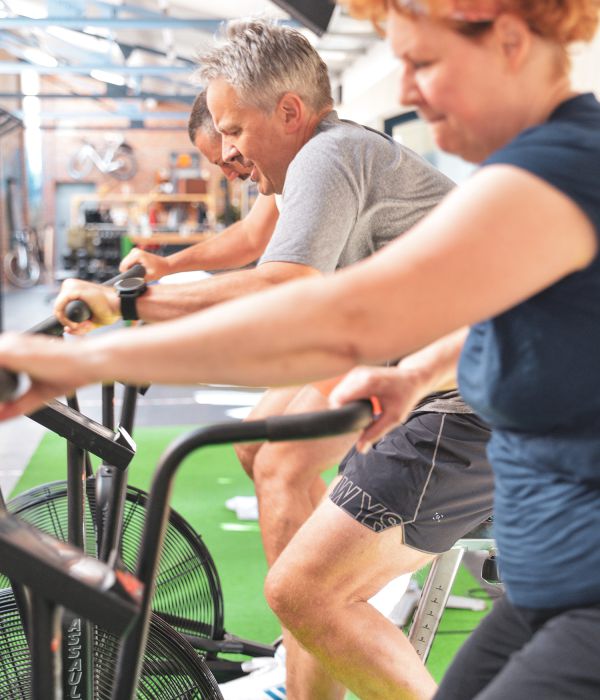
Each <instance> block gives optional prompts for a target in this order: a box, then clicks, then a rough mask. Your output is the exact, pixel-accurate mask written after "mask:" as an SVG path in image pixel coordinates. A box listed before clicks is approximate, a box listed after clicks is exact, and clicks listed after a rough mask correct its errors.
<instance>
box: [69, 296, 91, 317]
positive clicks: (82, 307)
mask: <svg viewBox="0 0 600 700" xmlns="http://www.w3.org/2000/svg"><path fill="white" fill-rule="evenodd" d="M65 316H66V317H67V318H68V319H69V321H73V323H82V322H83V321H89V320H90V318H92V310H91V309H90V307H89V306H88V305H87V304H86V303H85V301H81V299H75V300H74V301H70V302H69V303H68V304H67V305H66V306H65Z"/></svg>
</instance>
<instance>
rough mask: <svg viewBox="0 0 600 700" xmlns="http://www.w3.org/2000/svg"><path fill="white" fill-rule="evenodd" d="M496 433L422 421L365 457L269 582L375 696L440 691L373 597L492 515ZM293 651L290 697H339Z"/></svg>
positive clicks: (368, 697) (292, 615) (291, 619)
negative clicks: (317, 685)
mask: <svg viewBox="0 0 600 700" xmlns="http://www.w3.org/2000/svg"><path fill="white" fill-rule="evenodd" d="M488 437H489V431H488V430H487V428H486V427H485V426H483V424H482V423H481V422H480V421H479V420H478V419H477V418H475V417H474V416H471V415H462V416H461V415H445V414H425V415H420V414H413V416H411V418H410V419H409V420H408V421H407V423H406V424H405V425H403V426H400V427H399V428H397V429H396V430H394V431H392V433H390V434H389V435H388V436H386V437H385V438H383V440H381V441H380V442H379V443H377V445H376V446H375V447H374V448H373V449H372V450H371V451H370V452H369V453H368V454H366V455H360V454H358V453H356V451H354V450H353V451H352V452H351V453H350V454H349V455H348V456H347V457H346V458H345V460H344V463H343V465H342V468H343V475H342V478H341V479H340V481H339V482H338V484H337V485H336V486H335V488H334V489H333V490H332V492H331V494H330V498H329V499H328V500H326V501H324V502H323V503H322V504H321V506H319V508H318V509H317V511H316V512H315V513H314V515H313V516H312V517H311V518H310V520H309V521H308V522H307V523H306V524H305V526H304V527H303V528H302V529H301V530H300V531H299V532H298V534H297V535H296V537H295V538H294V540H293V541H292V542H291V543H290V545H289V546H288V548H287V549H286V551H285V552H284V553H283V554H282V555H281V557H280V558H279V560H278V561H277V563H276V564H275V566H274V567H273V569H272V571H271V572H270V574H269V577H268V579H267V586H266V590H267V597H268V600H269V603H270V604H271V605H272V607H273V608H274V610H275V612H276V613H277V614H278V615H279V617H280V618H281V620H282V622H283V624H284V625H286V626H289V628H290V630H291V631H292V633H293V634H294V636H296V637H297V638H298V639H299V640H300V642H301V643H302V644H303V645H304V646H305V647H306V648H307V649H308V650H309V651H311V652H312V653H314V654H315V656H316V657H317V658H318V659H319V661H320V662H321V663H322V664H323V667H324V669H326V670H327V671H328V672H330V673H331V674H333V675H334V676H335V677H336V678H338V679H339V680H340V681H341V682H342V683H343V684H344V685H347V686H348V687H350V688H351V689H352V690H354V691H355V692H356V693H357V694H358V695H359V696H360V697H361V698H363V700H377V699H379V698H386V699H392V698H427V697H430V696H431V695H432V693H433V690H434V687H435V686H434V684H433V681H432V679H431V678H430V676H429V674H428V673H427V672H426V671H425V669H424V667H423V665H422V664H421V662H420V661H419V659H418V657H417V656H416V653H415V652H414V651H413V649H412V647H410V645H409V644H408V641H407V640H406V639H405V638H404V636H403V635H402V634H401V633H400V632H399V630H398V629H397V628H395V627H394V625H392V624H390V623H389V622H388V621H387V620H386V619H385V618H384V617H383V616H381V615H379V613H377V612H376V611H375V610H374V608H372V606H371V605H369V604H368V603H367V601H368V599H369V598H370V597H371V596H372V595H373V594H374V593H375V592H377V591H378V590H379V589H380V588H381V587H382V586H383V585H385V584H386V583H387V582H388V581H389V580H391V579H392V578H394V577H396V576H398V575H400V574H403V573H406V572H411V571H414V570H415V569H416V568H419V567H420V566H422V565H423V564H424V563H426V562H427V561H429V560H430V559H431V557H432V555H430V554H425V553H424V552H438V553H441V552H443V551H446V550H447V549H449V548H450V547H451V546H452V544H453V543H454V542H455V541H456V540H457V539H459V538H460V537H461V536H463V535H464V534H466V532H468V531H469V530H471V529H472V528H473V527H474V526H475V525H476V524H478V523H479V522H481V521H482V520H484V519H485V518H486V517H487V516H488V515H489V514H490V513H491V507H492V489H493V477H492V473H491V469H490V467H489V464H488V463H487V460H486V458H485V446H486V442H487V439H488ZM344 511H345V512H344ZM288 651H289V652H291V655H290V662H289V664H288V696H289V698H290V700H309V698H315V697H319V698H320V699H321V698H323V700H329V698H331V699H332V700H333V698H337V697H339V696H338V695H334V694H331V695H330V696H328V695H317V693H316V692H313V690H312V689H310V688H309V687H308V685H307V679H311V678H315V677H318V667H316V666H315V665H313V667H312V669H309V670H307V666H306V664H305V662H306V660H307V659H308V660H309V659H310V657H307V656H304V657H303V656H302V655H300V654H298V655H295V650H294V648H293V646H292V645H289V649H288ZM296 679H299V682H298V683H297V684H296V682H295V681H296Z"/></svg>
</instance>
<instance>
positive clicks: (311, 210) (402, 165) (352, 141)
mask: <svg viewBox="0 0 600 700" xmlns="http://www.w3.org/2000/svg"><path fill="white" fill-rule="evenodd" d="M452 186H453V183H452V181H451V180H449V179H448V178H447V177H446V176H445V175H442V173H440V172H439V171H438V170H436V169H435V168H434V167H433V166H432V165H430V164H429V163H427V161H425V160H423V158H421V157H420V156H418V155H417V154H416V153H414V152H413V151H411V150H410V149H408V148H406V147H404V146H401V145H400V144H399V143H397V142H396V141H394V140H393V139H392V138H390V137H389V136H386V135H385V134H382V133H380V132H378V131H374V130H372V129H368V128H367V127H364V126H360V125H359V124H355V123H354V122H349V121H344V120H340V119H339V118H338V116H337V114H336V113H335V112H330V113H329V114H328V115H327V117H325V119H323V120H322V121H321V122H320V124H319V125H318V126H317V128H316V130H315V133H314V135H313V136H312V138H311V139H310V140H309V141H308V142H307V143H306V144H305V145H304V146H303V147H302V148H301V149H300V151H299V152H298V153H297V154H296V156H295V158H294V159H293V160H292V162H291V163H290V165H289V167H288V171H287V175H286V178H285V185H284V188H283V207H282V208H281V212H280V215H279V220H278V222H277V225H276V227H275V231H274V233H273V236H272V238H271V241H270V243H269V245H268V246H267V249H266V250H265V252H264V254H263V256H262V257H261V259H260V261H259V264H262V263H265V262H291V263H297V264H300V265H308V266H309V267H314V268H315V269H317V270H319V271H320V272H323V273H327V272H333V271H334V270H336V269H337V268H341V267H346V266H347V265H351V264H353V263H355V262H358V261H359V260H362V259H363V258H366V257H368V256H369V255H371V254H372V253H374V252H375V251H377V250H379V249H380V248H382V247H383V246H384V245H385V244H386V243H389V242H390V241H391V240H393V239H394V238H396V236H398V235H399V234H401V233H404V231H406V230H408V229H409V228H411V227H412V226H413V225H414V224H416V223H417V222H418V221H419V220H420V219H421V218H422V217H423V216H425V215H426V214H427V213H428V212H429V211H430V210H431V209H433V207H435V206H436V204H438V202H439V201H440V200H441V199H442V198H443V197H444V195H445V194H446V193H447V192H448V191H449V190H450V189H451V188H452Z"/></svg>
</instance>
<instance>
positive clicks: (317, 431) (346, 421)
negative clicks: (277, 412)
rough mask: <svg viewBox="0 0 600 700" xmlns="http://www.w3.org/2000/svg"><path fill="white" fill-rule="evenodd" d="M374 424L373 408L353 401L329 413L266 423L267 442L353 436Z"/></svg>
mask: <svg viewBox="0 0 600 700" xmlns="http://www.w3.org/2000/svg"><path fill="white" fill-rule="evenodd" d="M372 421H373V404H372V402H371V401H368V400H361V401H353V402H351V403H348V404H346V405H345V406H342V407H341V408H335V409H332V410H329V411H314V412H311V413H299V414H298V415H289V416H272V417H270V418H267V419H266V420H265V423H266V429H267V439H268V440H274V441H280V440H302V439H311V438H318V437H327V436H329V435H339V434H342V433H351V432H354V431H356V430H362V429H363V428H366V427H367V425H369V423H371V422H372Z"/></svg>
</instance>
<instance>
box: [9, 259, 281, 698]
mask: <svg viewBox="0 0 600 700" xmlns="http://www.w3.org/2000/svg"><path fill="white" fill-rule="evenodd" d="M144 274H145V270H144V268H143V267H142V266H141V265H136V266H134V267H133V268H131V269H130V270H128V271H127V272H126V273H124V274H121V275H118V276H117V277H115V278H113V279H112V280H109V281H108V282H106V285H112V284H115V283H116V282H117V281H119V280H120V279H123V278H124V277H143V276H144ZM66 313H67V315H68V316H69V318H71V319H72V320H73V321H77V322H79V321H82V320H86V319H87V318H89V317H90V311H89V309H88V308H87V307H86V305H85V304H83V303H82V302H80V301H75V302H71V303H70V304H69V305H68V307H67V309H66ZM29 333H43V334H49V335H54V336H60V335H62V333H63V328H62V325H61V324H60V323H59V322H58V321H57V319H56V318H54V317H50V318H48V319H46V320H45V321H43V322H41V323H39V324H38V325H36V326H35V327H34V328H32V329H30V331H29ZM145 391H146V389H145V388H136V387H125V388H124V391H123V404H122V411H121V416H120V420H119V427H118V430H117V432H116V433H115V432H114V422H115V418H114V386H112V385H105V386H103V387H102V423H103V425H98V424H97V423H94V422H92V421H90V420H89V419H88V418H86V417H84V416H82V415H81V413H80V412H79V407H78V403H77V398H76V397H75V396H73V397H70V398H69V399H68V400H67V405H66V406H65V405H64V404H62V403H60V402H58V401H53V402H50V403H49V404H48V405H47V406H46V407H45V408H43V409H42V410H40V411H38V412H36V413H35V414H33V415H31V416H30V418H31V419H33V420H34V421H36V422H38V423H40V424H42V425H44V426H45V427H46V428H48V429H50V430H51V431H53V432H55V433H57V434H59V435H61V436H62V437H64V438H66V440H67V472H68V475H67V480H66V481H58V482H53V483H49V484H43V485H41V486H36V487H34V488H33V489H30V490H28V491H26V492H24V493H22V494H20V495H19V496H17V497H16V498H15V499H13V500H12V501H10V502H9V503H8V504H7V507H8V510H9V511H10V512H11V513H15V514H17V515H19V517H21V518H22V519H23V520H26V521H27V522H30V523H32V524H33V525H35V526H36V527H37V528H39V529H40V530H42V531H44V532H46V533H48V534H51V535H53V536H54V537H57V538H58V539H61V540H63V541H68V542H70V543H72V544H75V545H76V546H78V547H82V548H84V549H85V551H86V552H87V553H88V554H90V555H93V556H98V557H99V558H100V559H101V560H103V561H108V558H109V556H110V553H111V552H117V553H118V556H119V558H120V560H121V562H122V563H123V565H124V566H125V568H127V569H128V570H129V571H133V570H134V568H135V563H136V558H137V554H138V548H139V542H140V536H141V532H142V528H143V523H144V518H145V513H146V509H147V504H148V494H147V493H145V492H144V491H142V490H140V489H137V488H135V487H133V486H128V485H127V467H128V465H129V462H130V461H131V459H132V458H133V450H134V446H133V444H132V443H131V440H130V438H129V435H130V434H131V432H132V428H133V422H134V416H135V409H136V401H137V396H138V394H139V393H144V392H145ZM90 431H91V432H90ZM101 436H104V438H102V437H101ZM74 437H76V438H77V440H78V444H76V441H75V440H74V439H73V438H74ZM103 439H104V442H106V441H108V442H110V443H111V449H110V450H109V452H108V453H107V452H106V451H103V453H102V454H100V453H99V452H98V450H97V448H98V446H99V445H102V444H103ZM112 443H115V445H116V444H117V443H119V444H120V445H122V446H124V449H121V448H119V447H118V446H115V445H113V444H112ZM127 447H128V449H129V452H128V451H127ZM82 451H83V452H82ZM89 452H91V453H92V454H96V455H98V454H99V455H100V457H101V458H102V460H103V461H102V464H101V466H100V467H99V468H98V470H97V471H96V474H95V475H94V474H93V473H92V468H91V463H90V460H89V457H88V453H89ZM84 484H85V486H83V485H84ZM113 491H116V492H117V494H116V495H115V496H114V498H112V497H111V494H113ZM3 585H4V586H6V585H7V582H6V580H4V582H3V581H2V579H1V577H0V587H2V586H3ZM153 609H154V611H155V612H156V613H157V614H158V615H159V616H160V618H161V620H163V621H165V622H167V623H168V624H169V625H170V626H171V627H173V628H174V629H176V630H177V631H178V632H180V633H181V635H182V636H183V637H184V638H185V639H186V641H187V642H188V643H189V644H191V645H192V646H193V647H194V649H196V651H197V652H198V653H200V654H202V655H203V656H205V658H206V662H207V664H208V665H209V667H210V668H211V671H212V672H213V674H214V675H215V677H216V678H217V680H218V681H219V682H225V681H227V680H230V679H232V678H236V677H238V676H240V675H243V674H244V671H243V670H242V663H243V657H256V656H259V657H265V656H273V654H274V653H275V646H274V645H271V644H264V643H261V642H258V641H251V640H246V639H242V638H240V637H238V636H236V635H233V634H230V633H229V632H226V631H225V628H224V610H223V595H222V589H221V584H220V580H219V576H218V573H217V570H216V567H215V564H214V562H213V559H212V557H211V555H210V553H209V551H208V549H207V547H206V545H205V544H204V542H203V540H202V538H201V537H200V536H199V535H198V534H197V533H196V532H195V531H194V529H193V528H192V527H191V526H190V525H189V524H188V523H187V522H186V521H185V519H184V518H183V517H181V516H180V515H179V514H178V513H177V512H175V511H173V510H170V511H169V518H168V524H167V529H166V533H165V541H164V545H163V553H162V559H161V566H160V570H159V572H158V577H157V586H156V592H155V595H154V599H153ZM7 644H10V642H7ZM1 651H2V643H1V640H0V653H1ZM224 654H226V655H231V654H236V655H241V658H242V660H232V659H231V658H228V657H227V656H223V655H224ZM0 689H1V686H0Z"/></svg>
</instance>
